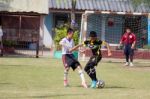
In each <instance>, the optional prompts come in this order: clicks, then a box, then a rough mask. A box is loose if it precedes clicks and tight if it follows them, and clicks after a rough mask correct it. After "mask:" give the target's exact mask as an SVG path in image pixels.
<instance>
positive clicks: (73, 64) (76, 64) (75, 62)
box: [69, 55, 87, 88]
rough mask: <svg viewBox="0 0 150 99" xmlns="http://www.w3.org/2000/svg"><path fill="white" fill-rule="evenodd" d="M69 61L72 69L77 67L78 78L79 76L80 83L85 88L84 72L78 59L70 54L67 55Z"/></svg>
mask: <svg viewBox="0 0 150 99" xmlns="http://www.w3.org/2000/svg"><path fill="white" fill-rule="evenodd" d="M69 59H70V60H69V62H70V66H71V67H72V69H73V70H75V69H78V72H79V75H80V78H81V82H82V83H81V84H82V86H83V87H85V88H87V84H86V81H85V77H84V73H83V70H82V67H81V65H80V63H79V61H78V60H77V59H75V57H74V55H70V56H69Z"/></svg>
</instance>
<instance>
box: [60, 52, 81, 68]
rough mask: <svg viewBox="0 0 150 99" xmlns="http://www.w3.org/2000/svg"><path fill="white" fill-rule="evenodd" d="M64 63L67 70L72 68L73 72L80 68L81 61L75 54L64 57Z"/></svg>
mask: <svg viewBox="0 0 150 99" xmlns="http://www.w3.org/2000/svg"><path fill="white" fill-rule="evenodd" d="M62 61H63V64H64V67H65V68H68V67H71V68H72V69H73V70H75V69H76V68H77V67H78V66H80V63H79V61H78V60H77V59H76V58H75V56H74V55H73V54H64V55H62Z"/></svg>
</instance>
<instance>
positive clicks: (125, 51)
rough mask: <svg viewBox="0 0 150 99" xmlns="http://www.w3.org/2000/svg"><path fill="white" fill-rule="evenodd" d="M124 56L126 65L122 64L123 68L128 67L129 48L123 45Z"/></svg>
mask: <svg viewBox="0 0 150 99" xmlns="http://www.w3.org/2000/svg"><path fill="white" fill-rule="evenodd" d="M124 55H125V58H126V63H125V64H124V66H128V65H129V48H128V46H127V45H125V49H124Z"/></svg>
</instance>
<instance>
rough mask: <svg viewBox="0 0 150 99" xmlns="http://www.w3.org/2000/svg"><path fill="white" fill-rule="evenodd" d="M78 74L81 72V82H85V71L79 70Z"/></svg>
mask: <svg viewBox="0 0 150 99" xmlns="http://www.w3.org/2000/svg"><path fill="white" fill-rule="evenodd" d="M78 72H79V75H80V78H81V81H82V82H85V77H84V74H83V71H82V70H79V71H78Z"/></svg>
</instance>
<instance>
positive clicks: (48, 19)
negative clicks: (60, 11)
mask: <svg viewBox="0 0 150 99" xmlns="http://www.w3.org/2000/svg"><path fill="white" fill-rule="evenodd" d="M43 28H44V37H43V44H44V46H45V47H47V48H52V47H53V39H52V28H53V14H52V13H49V14H48V15H47V16H45V19H44V27H43Z"/></svg>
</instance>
